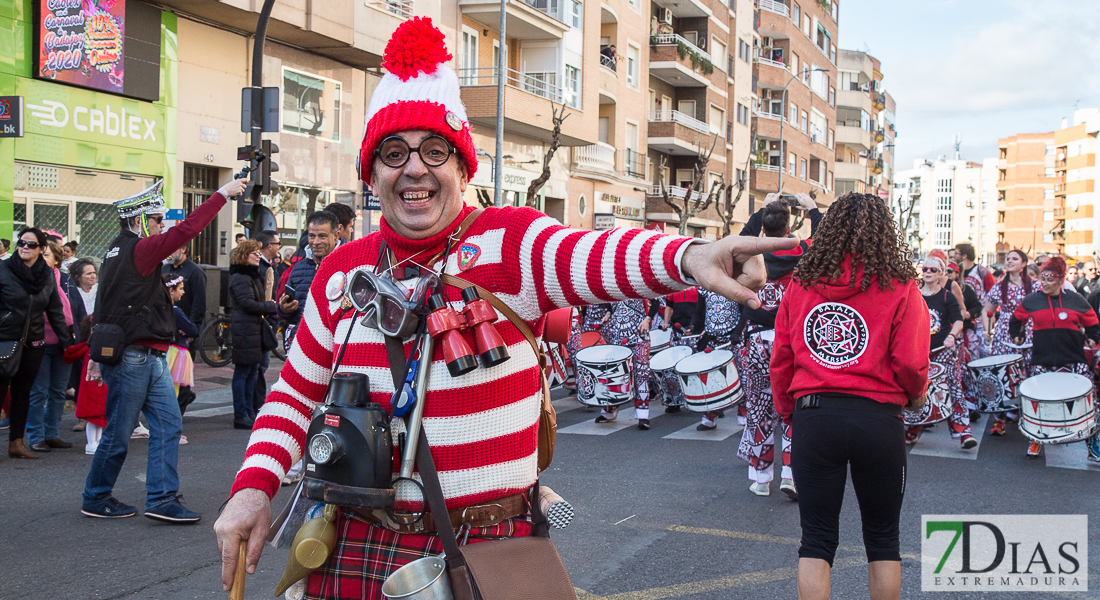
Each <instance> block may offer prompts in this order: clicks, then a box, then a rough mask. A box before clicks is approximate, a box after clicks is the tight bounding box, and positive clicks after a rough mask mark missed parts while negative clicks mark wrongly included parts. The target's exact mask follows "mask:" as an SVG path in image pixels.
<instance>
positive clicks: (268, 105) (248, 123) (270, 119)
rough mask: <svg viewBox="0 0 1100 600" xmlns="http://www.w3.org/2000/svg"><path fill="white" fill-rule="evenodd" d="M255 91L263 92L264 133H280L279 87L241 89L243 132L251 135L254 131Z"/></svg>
mask: <svg viewBox="0 0 1100 600" xmlns="http://www.w3.org/2000/svg"><path fill="white" fill-rule="evenodd" d="M255 90H261V92H260V93H261V99H262V101H263V104H262V106H263V108H262V115H263V122H262V127H263V129H262V131H269V132H273V133H275V132H278V131H279V88H277V87H265V88H251V87H246V88H241V131H242V132H244V133H250V132H251V131H252V94H253V93H254V92H255Z"/></svg>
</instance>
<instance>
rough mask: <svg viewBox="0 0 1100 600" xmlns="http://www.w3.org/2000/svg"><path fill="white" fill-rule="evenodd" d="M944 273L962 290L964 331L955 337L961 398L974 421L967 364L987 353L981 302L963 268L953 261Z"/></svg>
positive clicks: (973, 398) (973, 383)
mask: <svg viewBox="0 0 1100 600" xmlns="http://www.w3.org/2000/svg"><path fill="white" fill-rule="evenodd" d="M947 276H948V278H949V279H951V280H952V281H955V282H957V283H959V285H961V286H962V291H963V305H962V318H963V332H962V337H961V338H959V339H958V340H956V341H957V342H958V345H957V348H958V349H959V370H960V371H962V386H963V397H964V398H966V407H967V408H968V409H970V423H971V424H973V423H975V422H977V420H978V418H979V417H980V416H981V413H979V412H978V401H977V397H976V392H977V385H978V384H977V382H976V381H975V380H974V375H973V373H971V371H970V369H968V368H967V365H968V364H969V363H970V361H972V360H977V359H979V358H985V357H986V356H989V347H988V346H987V345H986V337H985V334H984V332H983V331H981V326H980V325H978V323H980V322H981V314H982V301H981V299H980V298H979V297H978V293H977V292H975V291H974V288H973V287H971V285H970V284H971V281H972V280H963V279H961V278H962V269H961V268H960V267H959V265H957V264H955V263H947Z"/></svg>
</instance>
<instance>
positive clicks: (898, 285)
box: [771, 193, 930, 600]
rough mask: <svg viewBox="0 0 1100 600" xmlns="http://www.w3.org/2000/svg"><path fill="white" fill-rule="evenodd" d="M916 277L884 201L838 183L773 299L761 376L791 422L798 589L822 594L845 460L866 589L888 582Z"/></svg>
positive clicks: (914, 337)
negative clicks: (787, 281) (779, 297)
mask: <svg viewBox="0 0 1100 600" xmlns="http://www.w3.org/2000/svg"><path fill="white" fill-rule="evenodd" d="M916 280H917V272H916V269H914V268H913V264H912V263H911V262H910V261H909V259H908V257H907V252H906V251H905V250H904V249H903V247H902V245H901V244H900V242H899V240H898V235H897V231H896V230H895V228H894V221H893V219H892V218H891V215H890V210H889V209H888V208H887V207H886V204H885V203H883V201H882V200H881V199H879V198H878V197H876V196H872V195H870V194H855V193H850V194H846V195H844V196H843V197H841V198H840V199H838V200H837V201H836V202H835V203H833V205H832V206H831V207H830V208H829V212H828V213H826V215H825V218H824V220H823V221H822V222H821V225H820V226H819V227H818V230H817V233H816V234H815V235H814V244H813V246H811V247H810V248H809V250H808V251H807V252H806V255H805V256H804V257H803V258H802V260H801V262H800V263H799V266H798V270H797V271H796V272H795V275H794V281H793V283H792V285H791V286H790V287H789V288H788V289H787V293H786V294H785V295H784V297H783V302H782V303H780V305H779V312H778V314H777V315H776V321H775V344H774V346H773V351H772V359H771V377H772V379H771V381H772V392H773V394H774V400H775V408H776V411H777V412H778V413H779V415H780V416H781V417H782V418H783V419H784V420H785V421H786V422H787V423H789V424H790V425H791V429H792V441H791V466H792V469H793V470H794V479H795V481H797V482H798V510H799V515H800V519H801V524H802V546H801V547H800V548H799V550H798V556H799V563H798V595H799V598H802V599H817V598H828V597H829V593H830V583H829V575H830V572H831V569H832V563H833V557H834V555H835V554H836V548H837V544H838V542H839V529H840V508H841V503H842V501H843V499H844V486H845V481H846V479H847V475H848V468H849V465H850V466H851V474H852V484H853V487H854V488H855V492H856V497H857V498H858V499H859V506H860V513H861V516H862V520H863V543H864V546H865V547H866V550H867V561H868V563H869V564H868V580H869V581H868V584H869V588H870V597H871V598H872V600H884V599H887V598H890V599H896V598H898V596H899V594H900V590H901V555H900V550H899V541H898V522H899V519H900V518H901V502H902V497H903V496H904V494H905V462H906V455H905V427H904V424H903V422H902V420H901V418H900V415H901V411H902V408H903V407H905V406H906V405H907V404H909V403H910V401H911V399H913V398H917V397H920V396H921V395H922V394H924V392H925V388H926V387H927V385H928V350H929V341H930V340H929V337H928V331H929V318H928V308H927V307H926V306H925V303H924V299H923V298H922V297H921V292H920V290H919V289H918V288H917V285H916Z"/></svg>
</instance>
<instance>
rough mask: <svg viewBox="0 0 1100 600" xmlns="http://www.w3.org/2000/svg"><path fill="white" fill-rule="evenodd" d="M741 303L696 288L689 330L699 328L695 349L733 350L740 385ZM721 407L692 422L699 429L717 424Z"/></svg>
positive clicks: (742, 377)
mask: <svg viewBox="0 0 1100 600" xmlns="http://www.w3.org/2000/svg"><path fill="white" fill-rule="evenodd" d="M741 311H742V308H741V305H740V304H738V303H736V302H731V301H730V300H727V299H726V298H725V297H723V296H720V295H718V294H715V293H714V292H710V291H707V290H700V291H699V301H698V302H697V303H696V305H695V316H694V317H693V318H692V319H691V331H702V332H703V336H702V337H701V338H699V342H698V343H697V344H696V346H695V348H696V350H698V351H700V352H709V351H710V350H712V349H715V348H720V347H724V346H729V348H728V349H729V351H730V352H733V366H735V367H737V372H738V374H740V375H741V382H742V383H741V385H742V386H744V385H745V376H744V373H745V371H744V369H745V363H744V358H745V347H744V345H743V344H742V343H741V331H742V330H743V329H744V321H743V319H742V318H741ZM720 413H721V411H714V412H708V413H703V417H702V421H701V422H700V423H699V424H698V425H696V426H695V429H697V430H699V431H711V430H714V429H717V428H718V417H719V416H721V415H720Z"/></svg>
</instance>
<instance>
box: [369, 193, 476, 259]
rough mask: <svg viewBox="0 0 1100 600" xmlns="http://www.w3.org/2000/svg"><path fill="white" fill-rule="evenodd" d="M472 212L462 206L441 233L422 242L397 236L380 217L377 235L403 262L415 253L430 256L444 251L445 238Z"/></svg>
mask: <svg viewBox="0 0 1100 600" xmlns="http://www.w3.org/2000/svg"><path fill="white" fill-rule="evenodd" d="M473 211H474V207H472V206H469V205H466V206H463V207H462V211H461V212H459V213H458V216H457V217H455V220H454V221H452V222H451V224H450V225H448V226H447V227H446V228H445V229H443V231H440V232H439V233H437V234H435V235H433V236H432V237H429V238H425V239H422V240H410V239H409V238H406V237H402V236H401V235H398V233H397V232H396V231H394V230H393V229H392V228H391V227H390V226H389V224H388V223H386V218H385V217H382V220H381V224H380V225H379V226H378V233H379V234H381V235H382V239H383V240H385V241H386V245H387V246H389V247H390V249H391V250H392V251H393V254H394V256H395V257H396V258H397V259H398V260H404V259H406V258H408V257H409V256H412V255H413V254H417V253H420V254H421V255H426V256H431V255H433V254H435V253H437V252H442V251H443V250H445V249H446V247H447V236H449V235H450V234H451V232H452V231H454V229H455V227H458V224H459V223H461V222H462V219H465V218H466V215H468V214H470V213H471V212H473Z"/></svg>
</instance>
